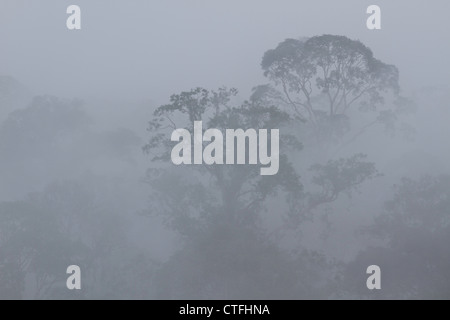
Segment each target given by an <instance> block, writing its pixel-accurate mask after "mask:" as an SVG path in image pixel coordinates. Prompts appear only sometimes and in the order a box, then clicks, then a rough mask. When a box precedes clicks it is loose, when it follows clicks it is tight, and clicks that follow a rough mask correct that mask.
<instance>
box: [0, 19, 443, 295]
mask: <svg viewBox="0 0 450 320" xmlns="http://www.w3.org/2000/svg"><path fill="white" fill-rule="evenodd" d="M63 18H64V17H63ZM363 18H364V16H363ZM94 31H95V30H94ZM294 31H295V32H291V33H290V34H292V33H294V34H296V35H293V36H292V37H289V34H287V35H286V36H284V37H278V38H277V39H276V40H275V41H271V42H269V43H272V45H268V46H266V47H265V48H264V49H263V50H259V55H258V54H256V55H255V56H252V57H249V59H250V60H251V61H253V64H254V65H255V66H257V67H258V70H257V72H258V75H257V76H255V79H259V80H256V81H255V82H254V83H251V84H249V88H248V90H247V87H246V86H243V88H241V86H242V85H241V84H242V79H239V77H237V78H236V84H233V83H232V82H231V81H229V77H228V76H226V81H223V83H222V84H219V85H215V84H216V81H211V82H209V81H208V79H207V78H206V79H201V80H198V78H195V79H194V78H193V80H192V81H190V80H189V79H190V77H189V76H188V75H185V79H184V80H183V82H182V84H181V85H180V83H179V82H178V83H177V85H174V86H173V88H167V87H165V88H164V89H163V90H162V92H164V95H163V96H162V97H161V95H159V93H158V97H157V98H154V97H152V93H153V92H158V90H159V89H158V87H157V85H155V82H152V85H151V87H150V86H149V87H148V88H147V89H146V90H147V91H146V93H147V96H146V97H144V98H142V97H141V96H136V97H135V98H133V97H131V98H129V99H127V98H125V97H124V98H121V99H116V98H115V97H116V96H115V95H114V94H113V93H111V96H110V97H108V96H103V95H98V96H93V95H89V94H86V95H83V94H82V93H80V94H79V95H77V96H76V97H74V96H73V95H71V94H67V93H66V92H64V93H61V94H57V91H56V90H55V91H53V90H48V92H42V90H40V89H38V90H36V89H35V88H33V86H32V84H33V83H36V82H33V81H30V82H28V80H27V79H26V78H24V77H25V76H24V73H23V72H17V74H14V73H13V72H12V71H11V72H8V73H6V72H3V71H2V73H3V74H0V299H436V298H437V299H449V298H450V250H449V249H448V248H447V244H448V243H449V242H447V241H450V166H449V164H448V163H449V160H450V154H449V153H448V140H447V139H448V137H450V129H449V125H448V119H449V117H450V108H449V107H450V106H449V101H450V91H449V90H448V87H445V86H442V85H434V83H431V84H428V83H422V85H421V86H420V87H416V88H414V90H410V89H409V87H408V90H405V89H404V88H403V84H404V83H407V82H408V79H405V78H404V77H403V74H404V71H405V72H406V71H408V75H409V76H410V75H411V74H414V72H412V71H414V70H413V69H414V68H413V67H411V68H410V69H411V70H412V71H411V70H409V69H408V70H403V69H402V68H401V66H404V63H403V61H402V59H403V58H402V57H399V56H396V57H389V58H386V57H388V56H387V55H386V54H385V53H384V51H383V52H382V53H380V54H379V51H382V49H380V48H381V46H380V48H378V47H377V46H376V45H369V44H368V43H366V42H365V41H363V40H358V39H357V37H353V36H346V35H344V34H339V33H337V32H331V31H332V29H330V32H329V33H325V32H321V33H316V34H315V35H311V36H308V37H304V36H302V30H301V29H298V30H294ZM80 32H83V30H81V31H80ZM375 32H376V31H375ZM193 36H195V35H193ZM139 41H143V40H142V39H141V40H139ZM247 41H251V39H247ZM441 41H442V40H441ZM369 42H370V41H369ZM185 45H188V44H186V43H185ZM203 45H204V47H207V46H208V43H206V42H205V43H204V44H203ZM127 54H128V56H127V57H126V59H124V60H122V61H118V62H117V63H118V64H121V63H124V64H126V63H128V62H127V61H128V59H130V60H133V55H134V54H133V53H131V51H130V52H129V53H127ZM227 54H229V55H233V54H234V55H236V56H238V55H240V54H243V53H240V51H239V48H238V47H237V48H235V50H234V51H233V50H231V51H230V52H229V53H227ZM1 55H2V53H1V52H0V64H3V63H4V62H3V61H2V60H3V59H2V58H1ZM136 55H138V56H139V54H138V53H137V54H136ZM405 55H406V53H405ZM174 56H177V59H179V60H181V61H183V59H185V61H184V62H183V63H184V64H186V65H189V64H190V63H191V62H190V61H189V59H190V55H189V53H184V52H177V53H173V52H171V53H170V54H169V57H168V59H172V58H173V57H174ZM96 59H102V58H101V57H100V56H97V57H96ZM210 59H212V60H214V55H213V56H211V57H210ZM405 59H406V58H405ZM422 59H430V58H427V57H422ZM129 63H132V62H129ZM161 63H162V62H161ZM214 63H215V64H217V65H220V64H221V61H220V59H219V58H218V60H217V61H215V62H214ZM214 63H211V62H210V64H209V66H210V67H212V66H213V65H214ZM169 65H170V62H169ZM2 67H3V66H2ZM30 68H31V67H30ZM218 68H219V69H220V68H221V69H220V70H223V69H224V68H233V66H228V67H224V66H221V67H218ZM239 68H240V67H239ZM239 68H238V70H237V73H239ZM434 68H438V67H437V66H435V67H434ZM219 69H218V70H219ZM405 69H407V68H405ZM0 70H3V69H0ZM6 70H10V69H6ZM252 70H253V69H252ZM84 72H86V73H87V74H89V68H86V70H84ZM143 72H144V71H143ZM179 72H180V74H185V70H179ZM242 72H245V71H242ZM411 72H412V73H411ZM39 76H40V77H42V80H41V81H43V82H45V81H46V80H45V77H46V75H45V74H41V75H39ZM117 76H118V77H120V76H121V75H119V74H118V75H117ZM68 77H70V76H68ZM87 77H89V76H88V75H87ZM105 77H109V75H105ZM154 77H161V81H162V82H164V83H170V81H167V82H165V80H164V76H163V75H160V74H145V75H144V76H143V78H142V79H139V80H136V79H132V78H130V79H128V80H127V79H125V80H124V83H126V82H127V81H129V82H130V83H132V82H133V81H140V82H142V83H143V86H145V84H146V79H147V78H154ZM217 77H219V78H220V74H219V75H218V76H217ZM417 77H420V74H417ZM156 83H157V82H156ZM211 83H213V84H214V85H211ZM30 84H31V85H30ZM166 86H167V85H166ZM111 90H114V89H111ZM55 92H56V93H55ZM166 92H168V94H166ZM194 121H203V130H206V129H207V128H218V129H220V130H223V131H225V130H226V129H229V128H231V129H238V128H242V129H244V130H246V129H249V128H254V129H256V130H258V129H271V128H277V129H279V130H280V158H279V171H278V173H277V174H275V175H268V176H264V175H260V168H261V166H260V165H247V164H240V165H215V164H213V165H205V164H202V165H174V164H173V163H172V161H171V158H170V155H171V150H172V148H173V146H174V145H175V144H176V143H175V142H173V141H171V139H170V136H171V133H172V131H173V130H175V129H177V128H186V129H188V130H189V131H192V128H193V124H194ZM69 265H78V266H80V268H81V271H82V290H74V291H70V290H67V288H66V280H67V277H68V275H67V274H66V268H67V267H68V266H69ZM370 265H378V266H380V268H381V275H382V278H381V279H382V280H381V286H382V290H368V289H367V286H366V280H367V277H368V274H367V273H366V269H367V267H368V266H370Z"/></svg>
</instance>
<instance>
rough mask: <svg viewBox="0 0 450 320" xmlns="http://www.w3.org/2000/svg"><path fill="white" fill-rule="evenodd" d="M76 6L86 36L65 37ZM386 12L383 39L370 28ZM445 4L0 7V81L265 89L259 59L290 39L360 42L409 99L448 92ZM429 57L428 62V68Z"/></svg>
mask: <svg viewBox="0 0 450 320" xmlns="http://www.w3.org/2000/svg"><path fill="white" fill-rule="evenodd" d="M70 4H78V5H80V7H81V10H82V30H80V31H69V30H67V29H66V26H65V20H66V18H67V14H66V13H65V11H66V8H67V6H68V5H70ZM370 4H378V5H379V6H380V7H381V9H382V30H380V31H370V30H367V28H366V26H365V21H366V17H367V14H366V13H365V11H366V8H367V6H368V5H370ZM449 9H450V2H449V1H447V0H434V1H432V2H425V1H395V2H393V1H380V0H377V1H360V0H343V1H299V0H297V1H288V0H282V1H273V0H272V1H267V0H266V1H261V0H246V1H237V0H229V1H207V0H189V1H180V0H179V1H150V0H145V1H144V0H136V1H123V0H122V1H118V0H110V1H105V0H96V1H75V0H74V1H65V0H64V1H62V0H47V1H31V0H0V43H1V52H0V74H9V75H12V76H14V77H16V78H18V79H19V80H20V81H22V82H23V83H25V84H26V85H27V86H29V87H30V88H31V89H33V90H34V91H35V92H36V93H50V94H55V95H62V96H67V97H73V96H86V95H87V96H91V95H93V96H99V97H103V96H110V97H122V98H137V99H142V98H151V99H154V100H156V101H158V102H163V101H164V100H165V99H166V98H167V96H168V95H170V94H171V93H174V92H177V91H180V90H185V89H189V88H191V87H194V86H205V87H208V88H215V87H218V86H221V85H226V86H234V87H238V88H240V89H241V91H243V92H244V94H243V97H244V98H245V95H246V93H247V92H248V90H249V89H250V88H251V87H252V86H254V85H256V84H259V83H261V82H265V80H264V79H263V77H262V72H261V70H260V67H259V63H260V60H261V57H262V55H263V53H264V52H265V51H266V50H268V49H270V48H273V47H274V46H275V45H276V44H278V43H279V42H281V41H282V40H284V39H285V38H288V37H299V36H313V35H320V34H323V33H330V34H340V35H346V36H348V37H350V38H353V39H360V40H362V41H363V42H364V43H365V44H367V45H368V46H369V47H370V48H372V50H373V51H374V52H375V56H376V57H378V58H380V59H381V60H383V61H385V62H388V63H393V64H395V65H397V66H398V67H399V69H400V71H401V79H402V85H403V87H404V88H405V89H406V90H410V89H411V88H417V87H420V86H422V85H433V84H444V85H448V84H449V82H450V81H449V79H448V75H449V74H450V66H449V64H448V62H447V61H448V60H447V59H448V57H450V45H449V41H448V31H449V28H448V23H449V22H448V20H447V19H448V18H447V16H448V12H449ZM425 57H426V58H425Z"/></svg>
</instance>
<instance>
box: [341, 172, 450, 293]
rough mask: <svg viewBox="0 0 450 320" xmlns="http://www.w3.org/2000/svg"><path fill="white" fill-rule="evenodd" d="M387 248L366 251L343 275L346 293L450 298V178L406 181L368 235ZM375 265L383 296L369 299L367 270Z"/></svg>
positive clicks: (399, 186)
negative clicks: (380, 241) (366, 281)
mask: <svg viewBox="0 0 450 320" xmlns="http://www.w3.org/2000/svg"><path fill="white" fill-rule="evenodd" d="M365 234H366V235H367V236H372V237H373V236H375V237H377V238H378V239H380V240H382V241H383V242H384V243H385V245H380V246H377V247H371V248H368V249H366V250H364V251H362V252H361V253H360V254H359V255H358V256H357V257H356V259H355V260H354V261H353V262H352V263H350V264H349V266H348V267H347V270H346V272H345V278H344V279H345V283H346V288H347V289H348V292H357V293H358V294H359V295H360V296H366V297H371V296H372V297H377V298H391V299H449V298H450V273H449V270H450V251H449V250H448V243H449V241H450V176H448V175H440V176H435V177H432V176H425V177H423V178H421V179H418V180H411V179H407V178H404V179H402V181H401V183H400V184H399V185H398V186H396V188H395V193H394V194H393V197H392V199H391V200H389V201H388V202H386V205H385V212H384V213H383V214H381V215H380V216H379V217H378V218H377V219H376V221H375V223H374V224H373V225H372V226H371V227H369V228H367V229H365ZM371 264H377V265H379V266H380V267H381V270H382V290H381V291H380V292H377V293H373V294H369V293H367V289H365V286H364V285H363V284H364V283H365V280H364V279H363V277H364V276H365V274H361V272H360V270H364V268H367V266H369V265H371Z"/></svg>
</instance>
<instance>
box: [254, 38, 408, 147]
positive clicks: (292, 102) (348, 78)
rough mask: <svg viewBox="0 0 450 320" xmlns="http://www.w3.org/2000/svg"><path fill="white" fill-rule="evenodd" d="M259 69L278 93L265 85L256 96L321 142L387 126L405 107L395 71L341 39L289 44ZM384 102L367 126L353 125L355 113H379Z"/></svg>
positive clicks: (266, 58)
mask: <svg viewBox="0 0 450 320" xmlns="http://www.w3.org/2000/svg"><path fill="white" fill-rule="evenodd" d="M261 66H262V68H263V70H264V75H265V76H266V77H267V78H269V79H270V80H271V81H272V83H273V84H274V85H275V86H276V87H275V88H279V90H275V88H272V87H271V86H268V85H265V86H260V87H258V88H257V91H258V93H257V94H258V95H259V96H266V97H268V98H270V99H272V100H274V101H278V103H281V104H284V105H285V106H286V107H288V108H289V109H290V110H291V112H292V114H294V115H295V116H296V117H297V118H298V119H299V120H301V121H303V122H305V123H306V124H307V125H308V126H309V127H311V128H312V129H313V131H314V132H315V135H316V137H317V136H319V137H322V138H325V140H329V139H330V138H333V137H335V138H336V137H342V136H343V135H344V134H346V133H348V132H349V131H350V129H351V128H352V127H353V128H359V129H358V130H359V131H364V130H365V129H366V128H368V127H370V126H372V125H374V124H376V123H383V124H385V125H387V126H390V125H392V122H393V121H395V119H396V117H397V113H398V112H400V111H401V109H402V106H404V105H405V103H406V102H407V101H405V99H402V98H399V96H398V93H399V84H398V80H399V72H398V70H397V68H396V67H395V66H393V65H389V64H386V63H383V62H381V61H380V60H378V59H376V58H375V57H374V56H373V53H372V51H371V50H370V49H369V48H368V47H366V46H365V45H364V44H362V43H361V42H359V41H355V40H351V39H349V38H347V37H345V36H335V35H322V36H315V37H312V38H309V39H301V40H297V39H287V40H285V41H283V42H282V43H280V44H279V45H278V46H277V47H276V48H275V49H272V50H268V51H267V52H266V53H265V54H264V57H263V59H262V63H261ZM387 99H388V100H390V106H389V107H388V108H384V109H381V110H378V115H377V116H375V117H374V118H372V120H370V122H368V123H367V124H355V123H353V124H352V123H351V117H350V115H351V114H352V113H353V110H355V109H359V110H377V108H378V107H380V106H381V105H383V104H385V103H386V102H387V101H386V100H387ZM396 105H397V106H396ZM357 135H359V134H358V133H357ZM322 140H323V139H322Z"/></svg>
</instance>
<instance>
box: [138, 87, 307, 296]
mask: <svg viewBox="0 0 450 320" xmlns="http://www.w3.org/2000/svg"><path fill="white" fill-rule="evenodd" d="M236 93H237V91H236V90H234V89H231V90H228V89H225V88H222V89H219V90H218V91H209V90H206V89H203V88H196V89H192V90H191V91H187V92H181V93H180V94H175V95H172V96H171V98H170V104H167V105H163V106H161V107H159V108H158V109H156V111H155V112H154V118H153V119H152V121H151V122H150V126H149V131H150V132H151V133H152V136H151V139H150V141H149V143H148V144H147V145H146V146H145V148H144V149H145V151H146V152H147V153H149V154H151V155H152V159H153V160H154V161H156V162H158V163H161V162H166V163H170V151H171V148H172V146H173V145H174V143H173V142H171V141H170V134H171V131H173V130H175V129H177V128H187V129H190V130H192V126H193V121H199V120H201V121H203V123H204V128H205V129H206V128H217V129H221V130H224V129H238V128H242V129H244V130H246V129H248V128H254V129H262V128H266V129H267V128H269V129H270V128H283V127H284V126H286V125H287V124H288V123H289V122H290V121H291V119H290V117H289V116H288V115H287V114H286V113H285V112H282V111H281V110H279V108H277V107H275V106H270V105H264V104H261V103H256V102H255V101H246V102H244V103H242V104H240V105H238V106H234V107H233V106H232V104H231V103H232V100H233V98H234V96H235V95H236ZM191 132H192V131H191ZM280 140H281V145H280V148H281V150H289V149H293V148H294V149H295V148H300V147H301V145H300V143H299V142H298V141H297V139H296V138H295V137H294V136H290V135H283V137H282V138H281V139H280ZM247 148H248V146H247ZM158 167H159V168H158V169H155V168H153V169H150V170H149V175H148V179H147V180H148V182H149V183H150V185H151V186H152V187H153V196H152V206H151V209H150V211H151V212H152V213H159V214H161V215H162V216H163V217H164V220H165V221H166V223H167V225H168V226H169V227H170V228H172V229H173V230H175V231H177V233H178V234H179V235H180V236H181V237H182V239H183V240H184V245H183V246H182V247H181V248H179V251H178V252H177V253H176V254H175V255H174V256H173V257H172V258H171V259H170V260H169V261H168V262H167V263H166V264H164V266H163V268H162V270H161V272H160V274H159V276H158V277H157V278H158V279H160V280H159V282H158V284H159V295H160V297H165V298H168V297H169V298H186V297H189V298H206V297H209V298H211V297H221V298H230V297H234V298H239V297H242V298H244V297H246V298H249V297H254V298H258V297H259V298H263V297H266V298H267V297H291V298H292V297H298V296H301V295H304V296H306V295H307V290H308V288H309V289H311V291H310V293H311V292H313V291H314V285H313V284H312V282H309V278H308V277H307V276H306V274H307V273H308V272H307V271H305V272H304V273H303V274H302V275H301V277H302V278H303V277H305V279H308V280H306V282H308V285H306V284H305V285H304V286H300V284H299V282H296V281H291V279H294V278H297V276H298V272H299V270H301V269H302V268H299V267H298V265H297V260H296V259H295V258H293V257H291V256H290V255H289V254H288V253H287V252H284V251H283V250H281V249H280V248H279V247H278V245H277V244H276V243H274V242H273V239H271V238H270V237H269V236H268V234H267V232H266V231H265V228H264V224H263V217H262V213H263V212H264V211H265V207H267V206H268V205H269V204H270V203H272V205H275V206H276V207H277V208H278V209H277V210H276V213H277V214H279V215H282V214H283V212H286V211H291V210H292V211H296V210H298V200H300V199H301V198H302V197H303V193H302V186H301V184H300V181H299V177H298V175H297V174H296V172H295V171H294V170H293V168H292V166H291V164H290V163H289V161H288V158H287V155H286V153H285V154H282V155H281V159H280V170H279V172H278V174H277V175H274V176H261V175H260V172H259V167H258V166H256V165H235V166H231V165H211V166H207V165H204V166H202V165H197V166H192V167H183V166H181V167H175V166H173V165H172V164H169V165H168V167H167V166H163V165H162V164H159V165H158ZM283 199H285V200H283ZM307 256H308V254H307V253H305V255H304V256H303V257H302V258H301V259H306V260H308V258H307ZM299 259H300V258H299ZM306 265H307V264H304V269H308V268H307V267H306ZM310 271H311V270H310Z"/></svg>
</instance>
